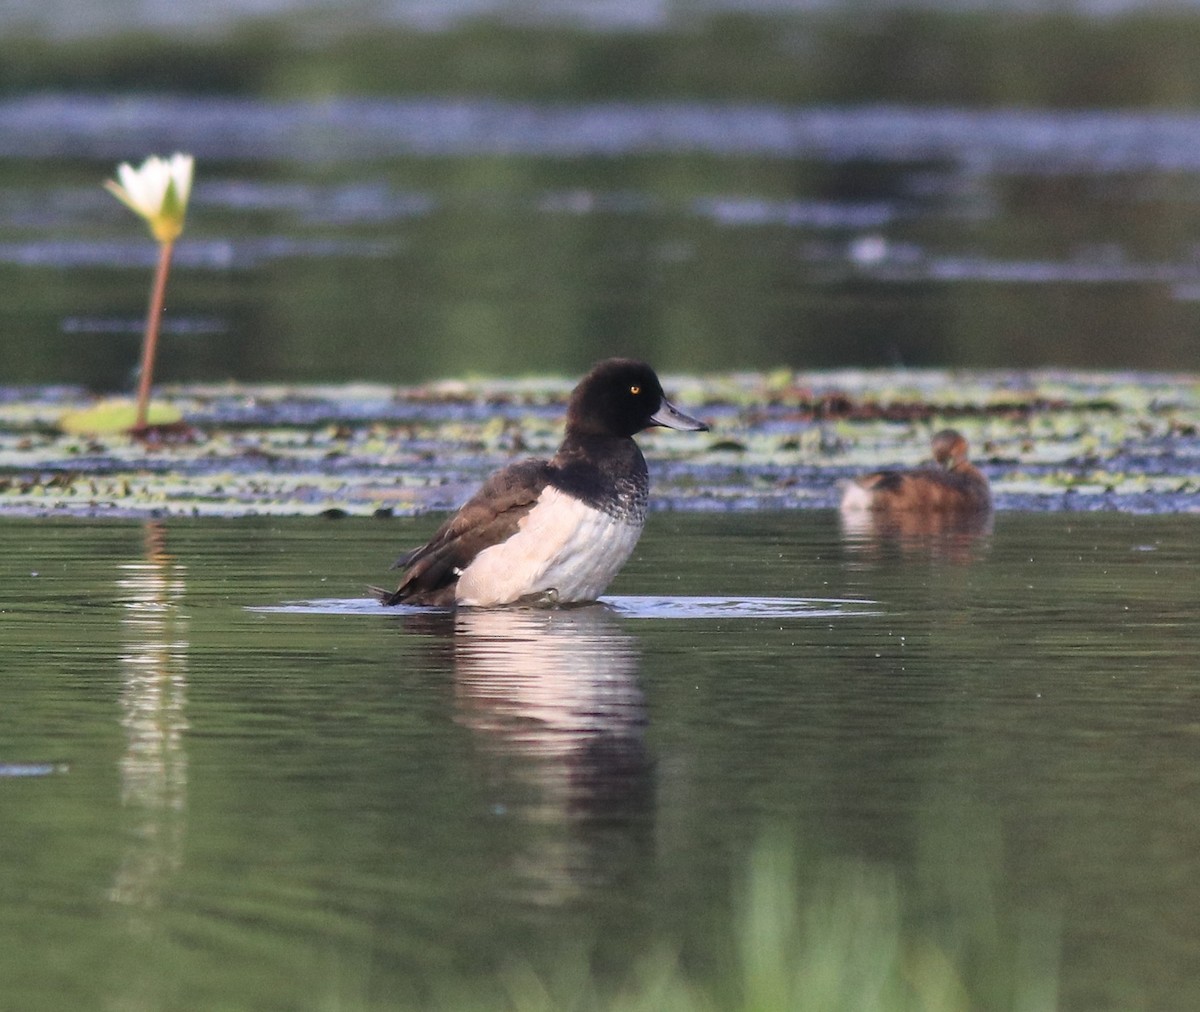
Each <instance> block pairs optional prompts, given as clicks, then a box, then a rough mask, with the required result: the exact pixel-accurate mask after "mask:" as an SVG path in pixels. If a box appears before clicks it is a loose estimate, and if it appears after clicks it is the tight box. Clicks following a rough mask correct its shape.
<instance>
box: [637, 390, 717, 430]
mask: <svg viewBox="0 0 1200 1012" xmlns="http://www.w3.org/2000/svg"><path fill="white" fill-rule="evenodd" d="M650 421H652V422H653V423H654V424H655V425H664V426H666V427H667V428H668V429H679V430H680V431H682V432H707V431H708V426H707V425H705V424H704V422H702V421H700V419H698V418H693V417H692V416H691V415H686V414H684V413H683V412H682V411H680V410H679V409H678V408H677V407H675V405H674V404H672V403H671V402H670V401H669V400H667V399H666V398H665V397H664V398H663V399H662V403H661V404H660V405H659V406H658V410H657V411H656V412H654V414H652V415H651V416H650Z"/></svg>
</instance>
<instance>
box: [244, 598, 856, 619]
mask: <svg viewBox="0 0 1200 1012" xmlns="http://www.w3.org/2000/svg"><path fill="white" fill-rule="evenodd" d="M599 604H601V605H602V606H604V607H605V608H606V609H608V610H609V611H611V612H613V613H614V614H616V615H619V616H620V617H622V618H634V619H735V618H741V619H763V618H769V619H783V618H834V617H839V618H845V617H848V616H863V615H878V614H880V612H879V611H877V610H874V609H873V608H872V605H874V604H875V602H874V601H867V600H861V599H849V598H815V597H808V598H794V597H692V596H686V595H680V596H670V597H655V596H628V595H614V596H609V597H602V598H601V599H600V601H599ZM246 610H247V611H253V612H263V613H268V614H288V615H380V614H383V615H413V614H420V615H428V614H430V613H432V612H434V611H437V610H440V609H430V608H409V607H405V606H404V605H400V606H398V607H395V608H388V609H383V608H381V607H380V605H379V603H378V602H377V601H375V600H374V599H373V598H365V597H352V598H318V599H315V600H312V601H290V602H285V603H284V604H275V605H255V606H250V607H248V608H247V609H246ZM525 610H526V611H530V612H536V609H525ZM568 611H570V609H568Z"/></svg>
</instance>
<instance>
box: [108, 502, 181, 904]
mask: <svg viewBox="0 0 1200 1012" xmlns="http://www.w3.org/2000/svg"><path fill="white" fill-rule="evenodd" d="M165 539H166V532H165V531H164V530H163V528H162V525H161V524H158V523H156V522H150V523H148V524H147V525H146V527H145V549H144V552H143V557H142V558H141V559H138V560H135V561H130V562H127V563H123V564H122V565H121V567H120V568H121V570H122V576H121V579H120V580H119V581H118V584H117V585H118V587H119V588H120V590H121V591H122V594H123V599H122V602H121V603H122V605H123V607H124V609H125V611H124V614H123V616H122V619H121V626H122V629H123V631H124V634H125V641H126V643H125V649H124V650H123V651H122V653H121V656H120V660H121V668H122V687H121V698H120V702H121V725H122V727H123V728H124V730H125V736H126V740H125V754H124V756H122V758H121V761H120V764H119V766H120V772H121V803H122V805H123V806H124V807H125V808H126V810H127V811H128V812H129V815H130V818H131V822H132V824H133V826H134V828H135V829H136V832H135V833H134V834H133V835H132V836H131V837H130V840H131V843H130V847H129V850H128V852H127V854H126V856H125V860H124V861H123V862H122V864H121V867H120V868H119V869H118V871H117V875H116V879H115V882H114V884H113V888H112V890H111V893H110V895H111V897H112V898H113V899H114V900H115V901H117V902H119V903H122V904H125V905H128V906H131V907H140V908H148V907H152V906H154V905H155V904H156V903H157V902H158V900H159V899H160V898H161V895H162V893H163V891H164V888H165V883H166V881H167V879H168V878H169V876H170V874H171V873H172V872H174V871H175V870H176V869H177V868H178V867H179V865H180V863H181V862H182V860H183V834H184V821H183V819H184V814H183V813H184V810H185V807H186V798H187V753H186V751H185V747H184V732H185V731H186V729H187V719H186V716H185V712H184V707H185V697H186V690H187V654H188V639H187V621H186V617H185V615H184V614H183V612H182V600H183V595H184V592H185V586H184V578H183V577H184V571H183V567H182V566H181V565H180V564H179V563H177V562H176V561H175V559H174V558H173V557H172V556H171V555H170V554H168V552H167V550H166V545H165Z"/></svg>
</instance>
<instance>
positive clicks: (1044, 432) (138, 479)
mask: <svg viewBox="0 0 1200 1012" xmlns="http://www.w3.org/2000/svg"><path fill="white" fill-rule="evenodd" d="M667 384H668V386H669V388H670V389H671V390H672V392H673V393H675V394H676V396H677V397H678V398H679V399H681V400H683V399H686V401H687V403H689V404H695V405H699V406H700V408H699V409H698V410H702V413H703V415H704V417H705V418H706V419H707V420H708V421H710V423H711V424H712V426H713V431H712V432H711V433H697V434H685V435H683V436H681V437H679V438H676V439H674V440H669V439H660V438H658V437H657V436H656V435H655V434H654V433H653V431H651V432H650V433H647V436H646V440H645V442H646V447H647V453H646V456H647V459H648V460H649V461H650V467H651V475H652V486H653V494H652V504H653V507H654V508H656V509H697V510H728V509H794V508H826V507H832V506H834V505H836V503H837V500H838V495H839V482H841V481H843V480H845V479H846V478H848V477H849V476H851V475H853V474H857V473H861V472H863V471H868V470H874V469H877V468H880V467H894V466H911V465H914V464H918V463H920V462H921V461H923V460H925V458H926V457H927V456H928V453H929V436H930V434H931V433H932V432H933V431H935V430H936V429H937V428H940V427H943V426H945V425H947V424H952V425H953V426H954V427H955V428H957V429H959V430H960V431H962V432H963V434H964V435H965V436H966V437H967V439H968V440H969V441H970V443H971V445H972V446H973V447H974V448H976V449H975V454H974V456H975V459H976V460H977V462H978V463H979V466H980V467H981V468H982V469H983V470H984V472H985V473H986V474H987V476H988V478H989V480H990V482H991V484H992V488H993V493H994V497H995V502H996V506H997V508H998V509H1000V510H1006V509H1075V510H1084V509H1121V510H1129V511H1135V512H1198V511H1200V382H1198V381H1197V379H1196V378H1195V377H1191V376H1187V375H1160V374H1123V373H1122V374H1109V373H1065V372H1060V371H1045V372H1026V371H1022V372H1003V371H1001V372H945V371H940V370H895V371H862V370H842V371H837V372H822V373H795V372H791V371H780V372H775V373H771V374H762V373H732V374H721V375H714V376H690V377H688V376H682V377H669V378H668V379H667ZM570 386H571V381H570V378H568V377H557V376H555V377H541V378H533V379H530V378H525V379H519V380H518V379H487V378H478V377H477V378H471V379H455V380H447V381H443V382H438V383H430V384H423V385H420V386H413V387H402V388H397V387H387V386H379V385H369V384H357V385H344V386H334V385H331V386H295V387H292V386H268V385H253V386H244V385H221V386H201V385H193V386H177V387H171V388H168V390H169V397H170V401H171V406H172V407H174V408H176V409H178V410H179V411H180V412H181V413H182V414H183V415H185V416H186V417H187V418H188V419H189V422H190V423H191V426H192V427H191V428H189V429H188V430H187V432H186V433H183V434H181V438H176V439H164V440H162V441H161V442H159V443H158V444H155V445H152V446H148V447H147V446H142V445H135V444H130V442H129V441H128V439H126V438H123V437H118V438H112V437H110V436H105V435H98V434H95V433H94V432H92V433H88V432H82V433H80V432H62V431H60V430H59V428H58V420H59V418H60V416H62V415H63V414H64V412H70V411H72V410H74V409H77V408H81V407H84V406H85V405H86V403H87V398H86V397H85V395H84V394H83V393H82V392H81V391H77V390H71V389H51V388H38V389H34V390H9V391H4V390H0V513H15V514H22V515H45V514H64V515H92V516H98V515H104V516H146V515H156V516H158V515H187V516H191V515H197V516H208V515H215V516H241V515H254V514H272V515H310V516H311V515H316V514H326V515H329V516H341V515H359V516H370V515H373V514H376V515H393V514H395V515H400V514H404V515H411V514H416V513H423V512H428V511H435V510H448V509H452V508H454V507H456V506H457V505H459V504H460V503H461V502H462V500H463V498H464V496H465V495H466V494H467V493H468V492H469V491H470V490H471V489H472V488H473V487H474V486H475V485H477V484H478V482H479V481H480V480H481V479H482V478H483V477H484V476H485V475H486V474H488V473H489V472H490V471H492V470H494V469H495V468H496V467H498V466H499V465H501V464H503V463H504V462H506V461H508V460H510V459H511V458H512V457H514V456H517V455H530V454H534V455H536V454H548V453H551V452H553V449H554V446H555V445H556V441H557V438H558V433H559V431H560V426H561V413H562V409H563V407H562V406H563V404H564V402H565V398H566V394H567V392H568V391H569V389H570ZM154 420H155V416H151V422H154Z"/></svg>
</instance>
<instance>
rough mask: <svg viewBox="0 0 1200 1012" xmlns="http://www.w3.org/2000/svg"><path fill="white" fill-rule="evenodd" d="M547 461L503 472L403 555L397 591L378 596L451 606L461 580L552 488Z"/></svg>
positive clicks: (514, 466)
mask: <svg viewBox="0 0 1200 1012" xmlns="http://www.w3.org/2000/svg"><path fill="white" fill-rule="evenodd" d="M550 476H551V466H550V464H549V463H548V462H547V461H545V460H523V461H520V462H518V463H516V464H510V465H509V466H508V467H504V468H501V469H500V470H499V471H497V472H496V473H495V474H493V475H492V476H491V477H490V478H488V479H487V481H485V482H484V483H483V485H482V487H481V488H480V489H479V491H478V492H476V493H475V495H473V496H472V497H471V498H470V499H468V500H467V502H466V503H464V504H463V506H462V507H461V508H460V509H459V511H458V512H457V513H455V514H454V515H453V516H452V517H450V519H449V520H447V521H446V522H445V523H444V524H442V526H441V527H439V528H438V529H437V531H436V532H435V533H434V535H433V537H432V538H430V539H429V541H427V542H426V543H425V544H423V545H421V546H420V547H419V548H414V549H412V551H409V552H405V553H404V554H403V555H401V556H400V558H398V559H397V560H396V561H395V563H393V565H392V568H393V569H403V570H405V574H404V579H403V580H401V581H400V586H399V587H397V588H396V590H395V591H393V592H391V593H389V592H387V591H376V596H377V597H378V598H379V600H380V602H381V603H383V604H388V605H391V604H400V603H401V602H408V603H411V604H431V605H449V604H453V603H454V585H455V584H456V583H458V578H459V576H461V575H462V572H463V570H464V569H466V568H467V566H469V565H470V564H471V563H472V562H473V561H474V559H475V557H476V556H477V555H478V554H479V553H480V552H482V551H483V550H484V549H485V548H490V547H491V546H492V545H498V544H499V543H500V542H501V541H504V540H505V539H507V538H509V537H511V536H512V535H513V534H515V533H516V531H517V527H518V525H519V524H520V522H521V519H522V518H523V517H524V516H525V514H526V513H528V512H529V511H530V510H531V509H533V506H534V504H535V503H536V502H537V499H538V496H539V495H541V493H542V490H543V489H544V488H545V487H546V486H547V485H548V484H549V483H550Z"/></svg>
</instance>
